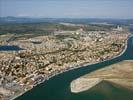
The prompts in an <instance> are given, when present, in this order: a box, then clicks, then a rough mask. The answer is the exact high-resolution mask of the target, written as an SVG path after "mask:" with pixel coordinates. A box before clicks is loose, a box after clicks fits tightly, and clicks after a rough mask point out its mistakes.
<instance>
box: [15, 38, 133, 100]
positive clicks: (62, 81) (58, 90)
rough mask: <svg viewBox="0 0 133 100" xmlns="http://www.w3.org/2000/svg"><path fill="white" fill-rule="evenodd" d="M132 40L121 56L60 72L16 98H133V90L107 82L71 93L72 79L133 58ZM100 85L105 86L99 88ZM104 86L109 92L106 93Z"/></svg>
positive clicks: (47, 99) (104, 99)
mask: <svg viewBox="0 0 133 100" xmlns="http://www.w3.org/2000/svg"><path fill="white" fill-rule="evenodd" d="M132 40H133V37H131V38H129V39H128V43H127V49H126V51H125V52H124V54H122V55H121V56H119V57H116V58H114V59H111V60H108V61H104V62H101V63H98V64H93V65H89V66H86V67H81V68H78V69H74V70H71V71H68V72H64V73H62V74H59V75H57V76H55V77H52V78H50V79H49V80H48V81H45V82H44V83H41V84H40V85H38V86H36V87H34V88H33V89H32V90H30V91H28V92H26V93H25V94H23V95H22V96H20V97H18V98H16V100H88V99H90V100H133V96H132V95H131V94H133V91H130V90H127V89H125V88H119V86H116V85H112V84H110V83H106V82H105V83H102V84H100V85H98V86H97V87H95V88H92V90H89V91H85V92H82V93H78V94H74V93H71V90H70V83H71V82H72V80H74V79H76V78H78V77H80V76H82V75H85V74H87V73H89V72H92V71H94V70H97V69H100V68H103V67H106V66H108V65H111V64H114V63H117V62H120V61H122V60H129V59H130V60H133V43H132ZM99 87H103V88H100V89H99ZM104 88H105V90H106V92H107V93H108V94H106V92H105V90H104ZM108 95H109V96H108ZM121 95H122V96H123V97H122V96H121ZM89 96H90V97H89ZM114 97H115V99H114Z"/></svg>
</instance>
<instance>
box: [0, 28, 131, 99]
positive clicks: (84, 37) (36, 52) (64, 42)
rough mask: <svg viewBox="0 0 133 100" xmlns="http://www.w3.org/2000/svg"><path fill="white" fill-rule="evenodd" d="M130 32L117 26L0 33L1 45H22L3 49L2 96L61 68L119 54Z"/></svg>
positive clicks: (13, 94)
mask: <svg viewBox="0 0 133 100" xmlns="http://www.w3.org/2000/svg"><path fill="white" fill-rule="evenodd" d="M128 34H129V33H128V32H127V31H125V30H123V29H122V28H121V27H119V26H118V27H117V28H116V29H112V30H110V31H84V29H82V28H79V29H78V30H76V31H55V32H54V33H53V34H52V35H42V36H36V37H32V38H23V37H19V38H18V39H16V40H13V41H9V40H12V39H13V38H14V34H10V33H8V34H4V35H0V45H1V46H3V45H4V46H15V47H18V48H19V50H7V51H6V50H4V51H3V50H1V51H0V100H9V99H14V98H16V97H17V96H19V95H21V94H23V93H25V92H26V91H28V90H30V89H32V88H33V87H34V86H36V85H38V84H40V83H42V82H44V81H45V80H48V79H49V78H51V77H53V76H55V75H57V74H60V73H62V72H65V71H68V70H72V69H75V68H78V67H83V66H85V65H89V64H94V63H98V62H102V61H105V60H108V59H112V58H113V57H115V56H118V55H120V54H121V53H122V52H123V51H124V49H125V44H126V40H127V38H128ZM2 98H3V99H2Z"/></svg>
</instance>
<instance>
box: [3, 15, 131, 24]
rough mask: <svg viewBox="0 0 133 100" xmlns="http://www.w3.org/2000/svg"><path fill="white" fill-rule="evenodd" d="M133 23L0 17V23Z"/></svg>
mask: <svg viewBox="0 0 133 100" xmlns="http://www.w3.org/2000/svg"><path fill="white" fill-rule="evenodd" d="M61 22H64V23H74V24H120V25H121V24H122V25H129V24H131V25H132V24H133V19H99V18H29V17H11V16H9V17H0V24H14V23H61Z"/></svg>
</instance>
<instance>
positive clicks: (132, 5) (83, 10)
mask: <svg viewBox="0 0 133 100" xmlns="http://www.w3.org/2000/svg"><path fill="white" fill-rule="evenodd" d="M5 16H15V17H43V18H119V19H128V18H130V19H132V18H133V0H0V17H5Z"/></svg>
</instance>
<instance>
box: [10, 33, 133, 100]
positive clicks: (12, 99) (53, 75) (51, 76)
mask: <svg viewBox="0 0 133 100" xmlns="http://www.w3.org/2000/svg"><path fill="white" fill-rule="evenodd" d="M130 35H131V34H129V35H128V38H127V39H126V40H125V43H124V49H123V50H121V51H120V52H119V53H118V54H117V55H115V56H113V57H112V58H108V59H106V60H103V61H96V62H93V63H90V62H89V63H87V62H84V63H81V64H79V65H76V66H72V67H71V68H68V69H64V70H62V71H59V72H58V71H57V73H56V72H54V73H52V74H50V75H49V76H48V77H47V78H45V79H43V80H42V81H41V82H38V83H37V84H35V85H33V87H32V88H31V89H27V90H26V91H24V92H22V93H20V94H18V95H16V96H14V97H13V98H11V100H14V99H16V98H18V97H19V96H22V95H23V94H24V93H26V92H28V91H30V90H32V89H33V88H34V87H36V86H38V85H39V84H41V83H45V81H47V80H49V79H50V78H53V77H55V76H57V75H59V74H62V73H65V72H67V71H71V70H75V69H78V68H81V67H87V66H90V65H94V64H98V63H102V62H105V61H109V60H112V59H115V58H117V57H119V56H121V55H123V54H124V52H125V51H126V49H127V42H128V39H129V38H131V37H133V36H132V35H131V36H130Z"/></svg>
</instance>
